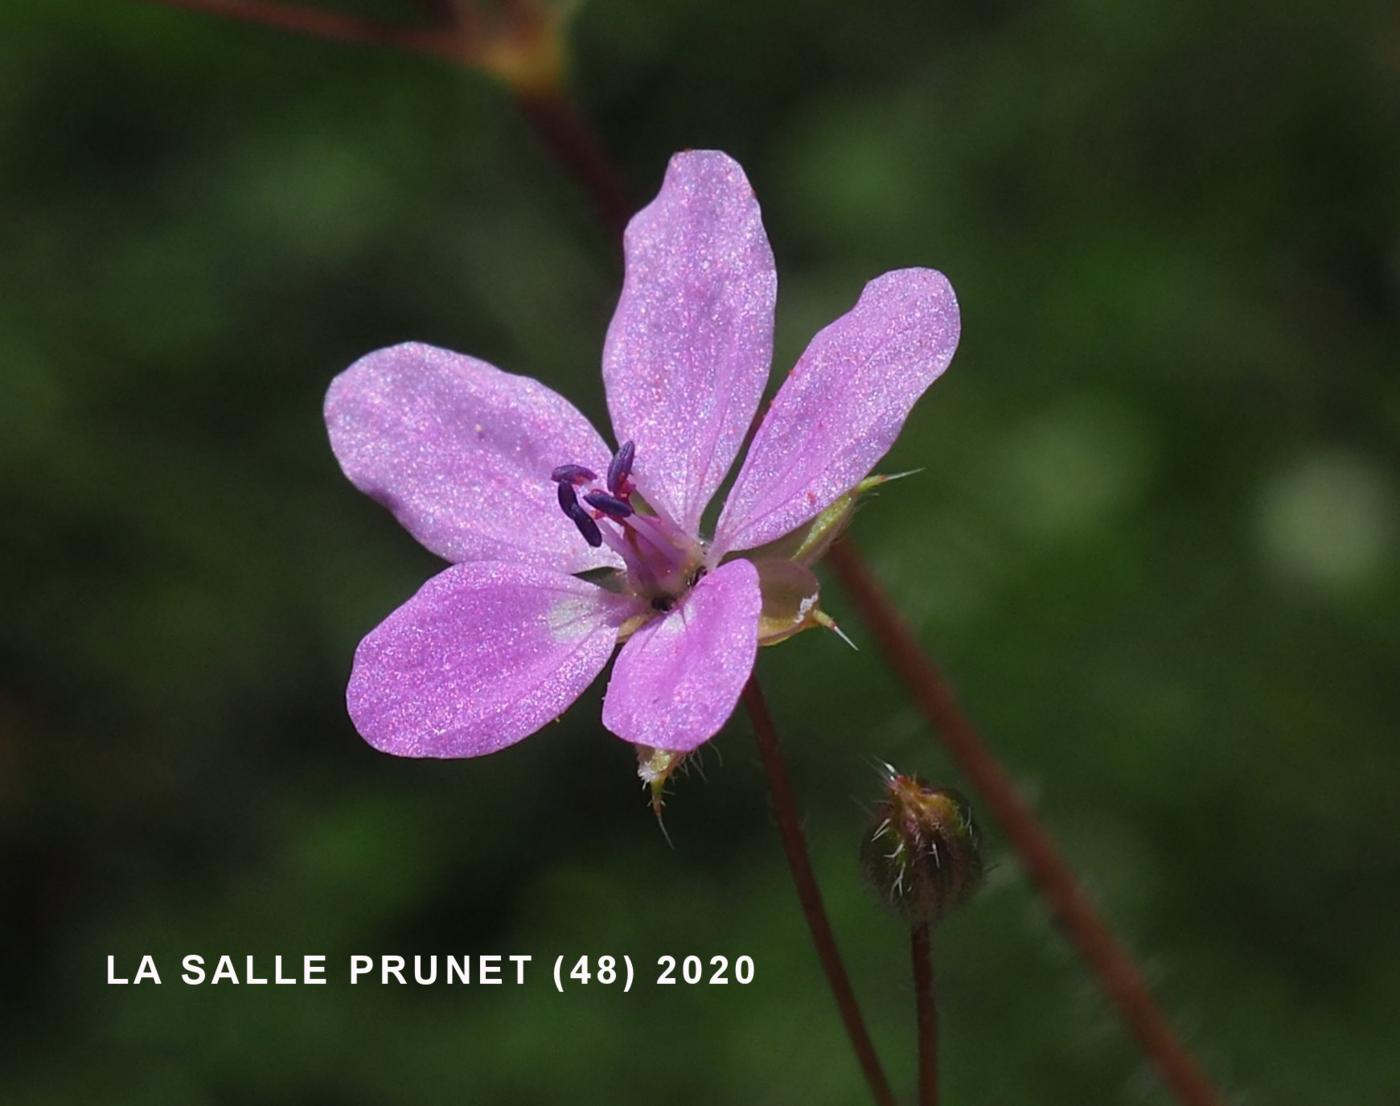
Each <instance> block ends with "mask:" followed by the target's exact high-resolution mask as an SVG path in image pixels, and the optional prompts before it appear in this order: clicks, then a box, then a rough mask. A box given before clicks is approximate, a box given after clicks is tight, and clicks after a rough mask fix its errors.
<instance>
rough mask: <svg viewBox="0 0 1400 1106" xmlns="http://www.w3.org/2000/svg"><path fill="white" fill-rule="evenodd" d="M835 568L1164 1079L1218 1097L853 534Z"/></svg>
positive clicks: (838, 550)
mask: <svg viewBox="0 0 1400 1106" xmlns="http://www.w3.org/2000/svg"><path fill="white" fill-rule="evenodd" d="M830 560H831V565H832V567H833V568H835V570H836V575H837V576H838V577H839V578H840V580H841V584H842V586H843V587H844V588H845V589H846V592H847V594H848V595H849V596H850V598H851V600H852V602H853V603H855V605H856V608H857V609H858V610H859V612H860V614H861V617H862V618H863V619H864V620H865V622H866V625H868V626H869V627H870V630H871V632H872V633H873V634H874V635H875V639H876V640H877V641H878V642H879V644H880V647H881V649H882V650H883V651H884V654H885V658H886V659H887V660H888V661H889V663H890V665H891V667H893V669H894V670H895V672H896V674H897V675H898V676H899V678H900V679H901V680H902V681H903V682H904V685H905V687H906V688H908V690H909V692H910V694H912V695H913V697H914V701H915V702H916V703H917V704H918V706H919V709H920V710H921V711H922V712H923V715H924V717H925V718H926V719H927V720H928V722H929V724H930V725H931V726H932V727H933V728H934V730H935V731H936V732H937V734H938V735H939V737H940V738H941V739H942V741H943V744H944V746H945V747H946V748H947V750H948V752H949V754H950V755H951V756H952V757H953V759H954V760H955V761H956V762H957V763H958V766H959V767H960V768H961V769H962V771H963V773H964V775H966V776H967V778H968V780H969V781H970V782H971V783H972V785H973V786H974V787H975V788H976V789H977V791H978V792H979V793H980V795H981V796H982V800H983V801H984V802H985V803H986V804H987V806H988V807H989V808H990V809H991V811H992V814H993V815H994V816H995V818H996V820H997V821H998V822H999V823H1000V825H1001V828H1002V830H1003V832H1004V833H1005V834H1006V836H1007V839H1008V840H1009V841H1010V842H1011V846H1012V848H1014V849H1015V850H1016V853H1017V855H1018V856H1019V857H1020V859H1021V864H1022V865H1023V866H1024V868H1025V870H1026V873H1027V875H1029V876H1030V879H1031V882H1032V884H1034V886H1035V887H1036V889H1037V890H1038V891H1039V892H1040V895H1041V898H1043V899H1044V900H1045V904H1046V906H1047V907H1048V908H1049V910H1050V913H1051V916H1052V917H1053V918H1054V919H1055V920H1056V921H1057V922H1058V923H1059V925H1060V926H1061V928H1062V929H1063V930H1064V933H1065V934H1066V936H1067V937H1068V938H1069V940H1070V943H1071V944H1073V945H1074V947H1075V949H1076V950H1077V951H1078V952H1079V955H1080V956H1081V957H1082V958H1083V960H1084V961H1085V963H1086V964H1087V965H1088V966H1089V968H1090V969H1091V970H1092V971H1093V973H1094V975H1095V976H1097V977H1098V981H1099V984H1100V986H1101V987H1103V989H1104V992H1105V993H1106V994H1107V995H1108V998H1109V1000H1110V1001H1111V1002H1112V1003H1113V1005H1114V1006H1115V1007H1116V1008H1117V1010H1118V1013H1119V1014H1120V1015H1121V1016H1122V1018H1123V1020H1124V1021H1125V1022H1126V1023H1127V1024H1128V1028H1129V1029H1130V1030H1131V1031H1132V1033H1133V1036H1134V1037H1135V1038H1136V1039H1137V1042H1138V1046H1139V1047H1140V1048H1141V1049H1142V1051H1143V1053H1144V1054H1145V1055H1146V1056H1147V1057H1148V1058H1149V1059H1150V1060H1151V1061H1152V1063H1153V1064H1154V1065H1155V1066H1156V1068H1157V1071H1158V1074H1159V1075H1161V1077H1162V1081H1163V1082H1164V1083H1165V1084H1166V1085H1167V1087H1169V1088H1170V1089H1171V1092H1172V1094H1173V1095H1174V1096H1175V1097H1176V1099H1177V1101H1179V1102H1181V1103H1183V1104H1185V1106H1224V1102H1225V1099H1224V1097H1223V1096H1222V1095H1221V1094H1220V1092H1219V1091H1217V1090H1216V1089H1215V1087H1214V1086H1213V1085H1212V1084H1211V1082H1210V1080H1209V1079H1208V1078H1207V1077H1206V1075H1205V1073H1204V1072H1203V1071H1202V1070H1201V1068H1200V1067H1199V1066H1198V1065H1197V1064H1196V1061H1195V1060H1194V1059H1193V1058H1192V1056H1191V1054H1190V1053H1189V1052H1187V1050H1186V1047H1185V1046H1184V1045H1183V1044H1182V1043H1181V1041H1180V1039H1179V1038H1178V1037H1177V1036H1176V1034H1175V1033H1174V1032H1173V1031H1172V1028H1171V1025H1170V1024H1169V1023H1168V1021H1167V1019H1166V1017H1165V1016H1164V1015H1163V1014H1162V1011H1161V1010H1160V1009H1159V1008H1158V1006H1157V1004H1156V1002H1154V1001H1153V998H1152V994H1151V992H1150V991H1149V990H1148V989H1147V983H1146V981H1145V980H1144V979H1143V977H1142V973H1141V972H1139V971H1138V969H1137V966H1136V965H1135V964H1134V963H1133V960H1132V957H1130V956H1129V955H1128V952H1127V950H1126V949H1125V948H1124V947H1123V946H1122V945H1121V944H1120V943H1119V941H1118V939H1117V938H1116V937H1115V936H1114V935H1113V932H1112V930H1110V929H1109V927H1108V925H1107V923H1106V922H1105V921H1104V920H1103V919H1102V918H1101V917H1100V916H1099V914H1098V912H1097V911H1096V910H1095V909H1094V906H1093V903H1091V902H1090V901H1089V897H1088V895H1087V894H1085V892H1084V889H1083V888H1082V887H1081V886H1080V884H1079V881H1078V880H1077V879H1076V878H1075V875H1074V871H1073V870H1072V869H1071V868H1070V866H1069V863H1068V862H1067V861H1066V860H1065V858H1064V856H1063V855H1062V854H1061V853H1060V851H1059V849H1058V848H1057V847H1056V845H1055V842H1054V841H1053V840H1052V838H1051V837H1050V834H1049V832H1048V831H1047V830H1046V829H1045V827H1043V826H1042V825H1041V824H1040V821H1039V819H1038V818H1037V817H1036V815H1035V812H1034V811H1033V810H1031V808H1030V805H1029V804H1028V803H1027V802H1026V800H1025V799H1023V798H1022V797H1021V793H1020V791H1019V790H1018V789H1017V787H1016V785H1015V783H1013V782H1012V780H1011V777H1010V775H1009V774H1008V773H1007V771H1006V769H1005V768H1004V767H1003V766H1002V764H1001V762H1000V761H999V760H997V758H996V756H995V754H993V753H992V751H991V749H989V748H988V747H987V743H986V742H985V741H984V740H983V739H982V737H981V735H980V734H979V733H978V732H977V729H976V727H974V726H973V724H972V722H971V721H970V720H969V719H968V717H967V715H965V714H964V713H963V712H962V708H961V707H959V706H958V703H957V700H956V698H955V697H954V695H953V692H952V689H951V688H950V687H949V686H948V684H947V683H946V682H945V681H944V679H943V676H942V674H941V673H940V672H939V671H938V669H937V668H936V667H935V666H934V663H933V662H932V661H931V660H929V658H928V657H927V656H926V655H925V654H924V651H923V648H922V647H921V646H920V644H919V641H918V639H917V638H915V636H914V634H913V632H912V631H911V630H910V629H909V626H908V624H907V623H906V622H905V621H904V619H903V618H901V617H900V615H899V612H898V611H897V610H896V609H895V607H894V604H893V603H891V602H890V599H889V597H888V596H887V595H886V594H885V593H884V590H883V589H882V588H881V587H880V584H879V582H878V581H876V579H875V577H874V576H873V575H871V573H870V570H869V568H867V567H866V565H865V562H864V561H863V560H862V558H861V557H860V555H859V553H857V551H856V548H855V546H853V545H852V544H851V542H850V539H849V538H844V539H842V540H841V541H840V542H838V543H837V544H836V546H835V547H833V548H832V550H831V553H830Z"/></svg>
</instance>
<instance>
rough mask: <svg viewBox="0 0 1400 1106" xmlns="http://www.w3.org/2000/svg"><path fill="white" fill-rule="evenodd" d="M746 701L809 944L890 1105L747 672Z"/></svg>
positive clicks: (768, 717) (864, 1066) (769, 725)
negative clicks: (800, 905)
mask: <svg viewBox="0 0 1400 1106" xmlns="http://www.w3.org/2000/svg"><path fill="white" fill-rule="evenodd" d="M743 699H744V706H745V707H747V708H748V712H749V717H750V718H751V719H752V720H753V729H754V737H755V739H756V740H757V742H758V754H759V757H760V758H761V759H762V761H763V771H764V774H765V775H766V776H767V777H768V791H769V793H770V795H771V796H772V799H773V814H774V816H775V817H776V819H777V822H778V836H779V837H780V838H781V839H782V842H783V852H784V853H785V854H786V855H787V862H788V868H790V869H791V871H792V882H793V883H794V885H796V888H797V899H798V902H800V903H801V904H802V916H803V917H804V918H806V919H807V928H808V930H809V931H810V932H811V934H812V944H813V945H814V946H815V947H816V950H817V957H818V958H819V959H820V960H821V963H822V970H823V971H825V972H826V980H827V983H829V984H830V985H831V993H832V996H833V997H834V998H835V999H836V1006H837V1008H838V1009H839V1010H840V1011H841V1021H842V1024H844V1025H845V1027H846V1035H847V1036H848V1037H850V1039H851V1046H852V1047H853V1048H854V1049H855V1053H856V1059H857V1060H859V1061H860V1067H861V1070H862V1071H863V1072H864V1073H865V1080H866V1082H867V1083H869V1084H870V1093H871V1094H872V1095H873V1096H874V1098H875V1101H876V1102H877V1103H879V1104H880V1106H894V1102H895V1098H894V1094H893V1093H892V1092H891V1091H890V1085H889V1082H888V1081H887V1080H886V1079H885V1073H884V1069H883V1068H881V1066H880V1058H879V1056H877V1055H876V1053H875V1046H874V1044H873V1043H872V1042H871V1040H870V1034H869V1032H868V1031H867V1030H866V1028H865V1021H864V1019H863V1018H862V1017H861V1013H860V1005H859V1003H857V1002H856V995H855V991H854V990H853V989H852V988H851V980H850V976H848V975H847V974H846V966H845V964H844V963H843V962H842V960H841V953H840V952H839V951H838V950H837V947H836V937H835V935H834V934H833V933H832V930H831V921H830V919H828V918H827V915H826V907H825V906H824V905H823V904H822V895H821V890H820V889H819V888H818V887H817V877H816V874H815V873H814V872H813V871H812V861H811V858H810V857H809V856H808V855H807V842H806V839H805V837H804V835H803V833H802V822H801V819H800V818H799V817H798V813H797V800H796V798H795V797H794V794H793V789H792V779H791V778H790V777H789V776H788V770H787V764H786V763H785V761H784V760H783V751H782V745H781V743H780V742H779V740H778V731H777V729H776V728H775V727H774V725H773V716H772V714H770V713H769V711H768V703H767V701H766V700H765V699H764V697H763V690H762V688H760V687H759V685H758V677H757V676H756V675H755V676H750V677H749V682H748V683H747V684H746V685H745V686H744V694H743Z"/></svg>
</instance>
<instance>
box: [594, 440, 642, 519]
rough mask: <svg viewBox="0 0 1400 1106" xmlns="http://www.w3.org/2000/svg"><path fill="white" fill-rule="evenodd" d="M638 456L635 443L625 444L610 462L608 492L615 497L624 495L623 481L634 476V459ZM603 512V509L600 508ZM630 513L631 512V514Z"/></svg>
mask: <svg viewBox="0 0 1400 1106" xmlns="http://www.w3.org/2000/svg"><path fill="white" fill-rule="evenodd" d="M636 455H637V444H636V443H635V442H623V443H622V448H621V449H619V450H618V451H617V452H616V453H615V454H614V455H613V459H612V460H611V461H609V462H608V491H610V492H612V493H613V495H622V494H623V481H625V480H626V479H627V478H628V477H629V476H631V475H632V458H633V457H635V456H636ZM598 509H599V510H602V508H601V507H600V508H598ZM629 513H630V512H629Z"/></svg>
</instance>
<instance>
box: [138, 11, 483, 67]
mask: <svg viewBox="0 0 1400 1106" xmlns="http://www.w3.org/2000/svg"><path fill="white" fill-rule="evenodd" d="M146 3H151V4H164V5H165V6H166V7H168V8H184V9H185V10H187V11H195V12H203V13H205V14H207V15H219V16H224V17H225V18H228V19H237V20H241V21H243V22H244V23H256V24H259V25H261V26H264V27H273V28H275V29H277V30H281V31H291V32H292V33H294V34H300V35H308V36H310V37H311V38H326V39H332V40H335V41H337V42H362V43H368V44H369V45H372V46H393V47H397V48H399V49H402V50H411V51H413V52H415V53H419V54H429V55H431V56H433V57H440V58H446V59H448V60H450V61H459V62H460V61H464V60H467V59H468V57H469V51H468V50H467V48H466V45H467V44H466V43H465V42H464V41H463V38H462V36H461V35H460V34H458V33H457V32H456V31H455V30H453V29H452V27H451V25H446V24H444V25H439V26H436V27H430V28H420V27H395V26H392V25H389V24H385V23H377V22H375V21H374V20H372V19H361V18H360V17H359V16H354V15H345V14H343V13H341V12H333V11H329V10H328V9H326V8H309V7H305V6H302V5H298V4H281V3H268V2H266V0H146Z"/></svg>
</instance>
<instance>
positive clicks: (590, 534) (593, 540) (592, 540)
mask: <svg viewBox="0 0 1400 1106" xmlns="http://www.w3.org/2000/svg"><path fill="white" fill-rule="evenodd" d="M559 506H560V507H562V508H563V510H564V513H565V514H566V515H568V516H569V518H570V519H572V520H573V523H574V525H575V526H577V527H578V532H579V533H580V534H582V535H583V540H584V541H586V542H587V543H588V544H589V545H591V546H593V548H594V549H597V548H598V546H600V545H602V544H603V532H602V531H601V530H599V529H598V524H597V523H596V522H594V521H593V518H592V516H591V515H590V514H589V513H588V512H587V511H585V510H584V509H583V504H581V503H580V502H579V501H578V492H576V491H574V486H573V485H572V484H566V483H564V482H563V481H560V484H559Z"/></svg>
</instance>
